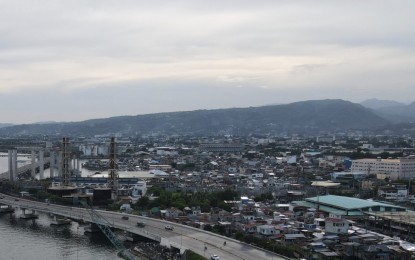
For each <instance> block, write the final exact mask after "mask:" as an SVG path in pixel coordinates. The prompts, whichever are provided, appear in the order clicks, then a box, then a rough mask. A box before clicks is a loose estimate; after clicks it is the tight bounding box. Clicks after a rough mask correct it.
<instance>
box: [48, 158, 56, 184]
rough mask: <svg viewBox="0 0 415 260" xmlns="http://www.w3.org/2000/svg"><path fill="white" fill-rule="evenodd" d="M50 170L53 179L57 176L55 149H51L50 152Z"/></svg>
mask: <svg viewBox="0 0 415 260" xmlns="http://www.w3.org/2000/svg"><path fill="white" fill-rule="evenodd" d="M49 170H50V176H49V177H50V178H51V179H53V177H55V176H54V175H55V172H54V171H55V152H54V151H51V152H50V167H49Z"/></svg>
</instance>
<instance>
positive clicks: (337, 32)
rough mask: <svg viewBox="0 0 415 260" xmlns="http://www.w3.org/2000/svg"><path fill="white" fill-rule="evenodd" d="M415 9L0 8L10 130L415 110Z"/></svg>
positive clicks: (263, 4)
mask: <svg viewBox="0 0 415 260" xmlns="http://www.w3.org/2000/svg"><path fill="white" fill-rule="evenodd" d="M414 9H415V3H414V2H413V1H365V2H359V4H356V2H353V1H335V2H332V1H296V2H292V1H275V0H273V1H242V0H237V1H236V0H234V1H225V2H224V1H195V0H192V1H174V2H171V1H151V2H148V1H116V2H114V1H70V2H67V1H0V34H1V38H0V104H1V108H2V110H3V113H2V117H1V118H0V123H32V122H39V121H79V120H85V119H90V118H102V117H110V116H117V115H136V114H146V113H155V112H168V111H183V110H195V109H211V108H228V107H248V106H259V105H265V104H275V103H287V102H293V101H299V100H309V99H325V98H341V99H345V100H351V101H353V102H361V101H363V100H365V99H368V98H379V99H392V100H396V101H400V102H411V101H414V100H413V97H415V86H414V83H413V82H414V81H413V75H415V71H414V70H415V66H414V65H415V64H414V63H415V53H414V47H413V46H414V39H415V35H414V34H415V30H414V28H413V27H414V26H413V10H414Z"/></svg>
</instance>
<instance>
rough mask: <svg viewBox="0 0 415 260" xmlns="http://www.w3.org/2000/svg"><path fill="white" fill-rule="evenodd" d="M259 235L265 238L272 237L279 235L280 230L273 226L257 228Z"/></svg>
mask: <svg viewBox="0 0 415 260" xmlns="http://www.w3.org/2000/svg"><path fill="white" fill-rule="evenodd" d="M256 232H257V234H260V235H264V236H272V235H274V234H279V233H280V232H279V230H277V229H275V227H274V226H272V225H260V226H257V227H256Z"/></svg>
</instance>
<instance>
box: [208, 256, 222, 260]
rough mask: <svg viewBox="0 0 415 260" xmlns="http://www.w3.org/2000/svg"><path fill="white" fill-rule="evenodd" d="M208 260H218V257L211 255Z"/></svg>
mask: <svg viewBox="0 0 415 260" xmlns="http://www.w3.org/2000/svg"><path fill="white" fill-rule="evenodd" d="M210 260H220V257H219V256H218V255H212V256H211V257H210Z"/></svg>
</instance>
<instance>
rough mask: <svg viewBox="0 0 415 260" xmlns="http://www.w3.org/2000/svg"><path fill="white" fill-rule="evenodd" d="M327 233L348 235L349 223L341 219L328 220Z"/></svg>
mask: <svg viewBox="0 0 415 260" xmlns="http://www.w3.org/2000/svg"><path fill="white" fill-rule="evenodd" d="M325 222H326V226H325V228H324V229H325V231H326V233H333V234H347V233H348V230H349V221H347V220H346V219H341V218H326V220H325Z"/></svg>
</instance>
